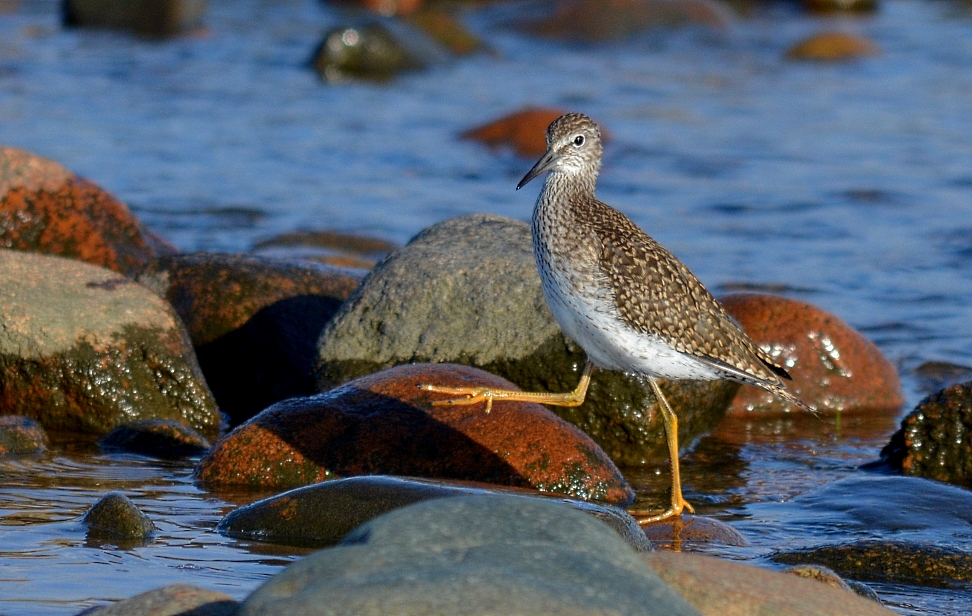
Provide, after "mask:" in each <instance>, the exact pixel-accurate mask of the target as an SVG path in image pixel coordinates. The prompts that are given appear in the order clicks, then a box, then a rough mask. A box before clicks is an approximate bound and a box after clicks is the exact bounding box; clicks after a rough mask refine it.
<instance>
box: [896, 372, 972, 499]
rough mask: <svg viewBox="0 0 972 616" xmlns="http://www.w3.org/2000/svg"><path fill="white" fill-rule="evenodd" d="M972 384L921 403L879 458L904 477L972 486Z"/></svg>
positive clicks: (960, 386)
mask: <svg viewBox="0 0 972 616" xmlns="http://www.w3.org/2000/svg"><path fill="white" fill-rule="evenodd" d="M970 433H972V381H970V382H968V383H961V384H959V385H952V386H951V387H948V388H946V389H944V390H942V391H940V392H938V393H936V394H933V395H931V396H929V397H927V398H925V399H924V400H922V401H921V402H920V403H919V404H918V406H917V407H915V409H914V410H913V411H911V412H910V413H908V415H907V416H906V417H905V418H904V419H903V420H901V428H900V429H899V430H898V431H897V432H895V433H894V435H892V437H891V442H889V443H888V444H887V445H886V446H885V447H884V449H882V450H881V458H882V459H883V460H884V461H885V462H887V463H888V464H890V465H891V466H892V467H893V468H895V469H898V470H900V471H901V472H903V473H905V474H906V475H912V476H915V477H927V478H929V479H934V480H936V481H943V482H945V483H952V484H956V485H960V486H965V487H972V437H970V436H969V435H970Z"/></svg>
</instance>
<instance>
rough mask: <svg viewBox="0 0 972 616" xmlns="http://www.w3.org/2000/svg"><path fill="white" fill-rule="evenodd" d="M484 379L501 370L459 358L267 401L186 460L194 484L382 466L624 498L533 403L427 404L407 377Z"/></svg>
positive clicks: (621, 485)
mask: <svg viewBox="0 0 972 616" xmlns="http://www.w3.org/2000/svg"><path fill="white" fill-rule="evenodd" d="M423 383H431V384H437V385H444V386H452V387H461V386H490V387H497V388H502V389H511V388H515V386H514V385H513V384H512V383H510V382H509V381H506V380H505V379H502V378H499V377H497V376H494V375H491V374H489V373H487V372H484V371H482V370H478V369H476V368H472V367H469V366H459V365H454V364H414V365H406V366H398V367H395V368H391V369H388V370H384V371H381V372H378V373H376V374H373V375H370V376H366V377H362V378H360V379H356V380H354V381H351V382H349V383H346V384H345V385H342V386H341V387H338V388H336V389H333V390H331V391H329V392H326V393H323V394H319V395H316V396H311V397H307V398H294V399H291V400H285V401H283V402H280V403H277V404H275V405H273V406H271V407H270V408H268V409H267V410H265V411H263V412H262V413H260V414H259V415H257V416H256V417H254V418H253V419H251V420H250V421H248V422H247V423H245V424H243V425H242V426H240V427H238V428H237V429H236V430H234V431H233V432H231V433H230V434H229V435H227V436H226V437H225V438H224V439H223V440H221V441H220V442H219V443H217V444H216V445H215V447H213V450H212V451H211V452H210V454H209V455H208V456H207V457H206V458H204V459H203V460H202V461H201V462H200V464H199V466H198V467H197V468H196V477H197V478H198V480H199V481H200V482H201V483H202V484H203V485H205V486H207V487H211V488H217V487H221V486H249V487H252V488H273V489H279V488H289V487H294V486H298V485H303V484H308V483H314V482H318V481H323V480H325V479H331V478H337V477H344V476H351V475H373V474H393V475H403V476H415V477H434V478H442V479H463V480H471V481H482V482H487V483H494V484H500V485H511V486H521V487H532V488H534V489H538V490H541V491H547V492H558V493H562V494H567V495H569V496H574V497H577V498H584V499H596V500H602V501H606V502H610V503H626V502H629V501H631V500H632V498H633V496H634V493H633V491H632V490H631V488H630V487H629V486H628V484H627V482H626V481H625V479H624V477H623V476H622V475H621V473H620V471H618V469H617V467H615V466H614V463H613V462H611V460H610V458H608V456H607V454H605V453H604V452H603V451H601V449H600V447H598V446H597V445H596V444H595V443H594V441H592V440H591V439H590V438H589V437H587V435H585V434H584V433H583V432H581V431H580V430H579V429H577V428H576V427H574V426H572V425H571V424H569V423H567V422H565V421H563V420H561V419H560V418H558V417H557V416H556V415H554V414H553V413H551V412H550V411H548V410H547V409H545V408H544V407H542V406H540V405H538V404H531V403H522V402H497V403H496V404H495V405H493V409H492V412H490V413H488V414H487V413H486V412H485V409H484V407H483V405H482V404H474V405H469V406H456V407H449V406H432V405H431V404H430V402H431V401H432V400H433V399H435V398H439V399H441V398H442V396H441V395H439V394H431V393H428V392H424V391H422V390H420V389H419V388H418V385H420V384H423Z"/></svg>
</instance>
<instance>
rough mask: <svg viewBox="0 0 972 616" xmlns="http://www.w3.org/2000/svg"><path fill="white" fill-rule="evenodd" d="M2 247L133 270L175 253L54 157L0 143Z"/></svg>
mask: <svg viewBox="0 0 972 616" xmlns="http://www.w3.org/2000/svg"><path fill="white" fill-rule="evenodd" d="M0 248H14V249H16V250H25V251H30V252H40V253H45V254H51V255H59V256H62V257H70V258H72V259H79V260H81V261H87V262H88V263H93V264H94V265H100V266H102V267H107V268H109V269H112V270H115V271H117V272H122V273H125V274H128V273H131V272H133V271H134V270H136V269H138V268H139V267H141V266H142V265H143V264H145V263H146V262H148V261H149V260H150V259H152V258H154V257H156V256H159V255H163V254H168V253H172V252H175V248H173V247H172V246H170V245H169V244H168V243H167V242H165V241H164V240H162V239H161V238H160V237H158V236H157V235H155V234H154V233H152V232H151V231H149V230H148V229H146V228H145V227H144V226H143V225H142V224H141V223H140V222H139V221H138V219H137V218H135V216H134V215H133V214H132V213H131V212H130V211H129V209H128V208H127V207H126V206H125V205H124V204H123V203H121V202H120V201H118V199H116V198H115V197H114V196H112V195H111V194H110V193H108V192H106V191H105V190H103V189H101V188H99V187H98V186H96V185H95V184H93V183H91V182H89V181H88V180H85V179H82V178H79V177H78V176H76V175H74V174H73V173H71V172H70V171H68V170H67V169H65V168H64V167H62V166H61V165H59V164H57V163H56V162H54V161H52V160H48V159H46V158H41V157H40V156H34V155H33V154H30V153H28V152H24V151H23V150H17V149H14V148H3V147H0Z"/></svg>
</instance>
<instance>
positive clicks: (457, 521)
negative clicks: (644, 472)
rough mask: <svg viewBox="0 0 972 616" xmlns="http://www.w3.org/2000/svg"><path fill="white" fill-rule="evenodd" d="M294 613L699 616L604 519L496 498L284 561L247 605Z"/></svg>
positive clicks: (382, 522) (399, 513)
mask: <svg viewBox="0 0 972 616" xmlns="http://www.w3.org/2000/svg"><path fill="white" fill-rule="evenodd" d="M288 613H300V614H302V615H304V616H314V615H315V614H332V615H338V614H355V615H360V616H367V615H369V614H375V615H378V614H389V613H395V614H399V615H402V616H408V615H412V614H415V615H425V614H464V615H469V616H472V615H478V614H482V615H486V614H510V615H533V614H537V615H539V614H560V615H566V616H573V615H581V614H584V615H587V614H603V615H605V616H610V615H619V616H620V615H626V616H637V615H658V616H661V615H665V616H689V615H692V616H698V612H696V611H695V610H694V609H692V608H691V607H690V606H689V605H688V603H686V601H685V600H684V599H683V598H682V597H680V596H678V594H676V593H675V592H673V591H672V590H671V589H670V588H669V587H668V586H667V585H666V584H664V583H663V582H661V580H660V579H659V577H658V575H657V574H655V573H654V572H652V571H651V570H650V569H649V568H648V567H647V566H646V565H645V563H644V562H642V561H641V560H640V558H639V555H638V553H637V552H635V551H634V550H632V549H631V548H630V547H629V546H628V545H627V544H626V543H625V542H624V541H622V540H621V538H620V537H618V535H617V534H616V533H615V532H614V531H613V530H612V529H611V528H610V527H609V526H607V525H606V524H604V523H603V522H601V521H599V520H596V519H594V518H593V517H592V516H589V515H585V514H582V513H580V512H578V511H574V510H572V509H571V508H569V507H567V506H565V505H563V504H558V503H554V502H549V501H546V500H542V499H533V498H521V497H513V496H497V495H477V496H458V497H455V498H445V499H434V500H430V501H425V502H422V503H418V504H414V505H411V506H408V507H405V508H402V509H397V510H395V511H392V512H390V513H387V514H385V515H382V516H380V517H378V518H375V519H373V520H371V521H370V522H368V523H366V524H364V525H363V526H361V527H359V528H358V529H357V530H355V531H354V532H352V533H351V534H350V535H349V536H348V537H347V538H345V539H344V541H342V542H341V543H340V544H339V545H338V546H336V547H333V548H328V549H325V550H321V551H319V552H316V553H314V554H312V555H310V556H308V557H306V558H304V559H302V560H300V561H298V562H296V563H294V564H292V565H290V566H289V567H287V569H285V570H284V571H283V572H282V573H280V574H278V575H276V576H274V577H273V578H271V579H270V580H269V581H267V582H266V583H265V584H263V585H262V586H260V587H259V588H258V589H257V590H256V591H255V592H254V593H253V594H251V595H250V596H249V597H248V598H247V599H246V601H245V602H244V603H243V606H242V609H241V610H240V616H257V615H268V616H269V615H274V616H276V615H279V614H288Z"/></svg>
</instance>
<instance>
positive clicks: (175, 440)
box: [98, 419, 210, 460]
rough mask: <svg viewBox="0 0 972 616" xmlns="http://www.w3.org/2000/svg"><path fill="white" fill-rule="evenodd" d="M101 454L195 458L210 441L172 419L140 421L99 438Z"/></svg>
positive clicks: (206, 448) (207, 446) (167, 458)
mask: <svg viewBox="0 0 972 616" xmlns="http://www.w3.org/2000/svg"><path fill="white" fill-rule="evenodd" d="M98 445H99V446H100V447H101V450H102V451H105V452H108V453H111V452H125V453H137V454H142V455H146V456H152V457H154V458H162V459H164V460H174V459H178V458H185V457H189V456H198V455H200V454H202V453H203V452H205V451H207V450H208V449H209V447H210V444H209V441H208V440H207V439H206V437H204V436H203V435H201V434H199V433H198V432H196V431H195V430H193V429H192V428H190V427H189V426H187V425H185V424H182V423H179V422H178V421H174V420H172V419H140V420H138V421H133V422H132V423H130V424H125V425H124V426H118V427H117V428H115V429H114V430H112V431H111V432H109V433H108V434H106V435H105V436H103V437H101V439H99V441H98Z"/></svg>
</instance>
